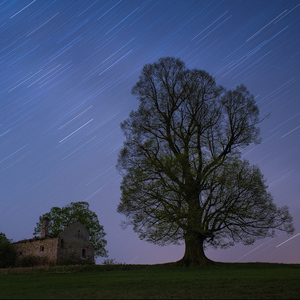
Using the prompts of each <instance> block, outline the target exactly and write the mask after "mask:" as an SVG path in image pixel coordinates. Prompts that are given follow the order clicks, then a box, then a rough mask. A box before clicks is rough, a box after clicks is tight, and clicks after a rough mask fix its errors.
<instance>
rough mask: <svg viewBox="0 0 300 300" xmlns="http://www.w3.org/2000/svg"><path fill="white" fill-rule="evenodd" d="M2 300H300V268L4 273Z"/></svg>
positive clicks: (248, 266)
mask: <svg viewBox="0 0 300 300" xmlns="http://www.w3.org/2000/svg"><path fill="white" fill-rule="evenodd" d="M0 298H1V299H300V265H299V264H267V263H244V264H240V263H238V264H237V263H224V264H219V265H216V266H213V267H204V268H196V267H192V268H186V267H176V266H172V265H92V266H91V265H90V266H66V267H63V266H60V267H48V268H46V267H44V268H42V267H40V268H15V269H0Z"/></svg>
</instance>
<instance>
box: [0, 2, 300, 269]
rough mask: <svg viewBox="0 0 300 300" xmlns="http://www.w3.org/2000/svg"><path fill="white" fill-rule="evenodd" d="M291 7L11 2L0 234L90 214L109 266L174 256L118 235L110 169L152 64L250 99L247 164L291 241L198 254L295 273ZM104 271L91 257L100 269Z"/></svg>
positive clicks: (299, 87) (115, 185)
mask: <svg viewBox="0 0 300 300" xmlns="http://www.w3.org/2000/svg"><path fill="white" fill-rule="evenodd" d="M299 37H300V1H298V0H297V1H294V0H283V1H277V0H269V1H268V0H264V1H262V0H257V1H256V0H251V1H250V0H249V1H247V0H241V1H231V0H224V1H212V0H208V1H205V0H197V1H192V0H182V1H181V0H177V1H176V0H172V1H169V0H161V1H151V0H150V1H142V0H123V1H122V0H121V1H115V0H112V1H106V0H99V1H94V0H77V1H76V0H58V1H52V0H34V1H32V0H29V1H27V0H20V1H12V0H7V1H1V2H0V41H1V45H0V63H1V73H0V76H1V79H0V84H1V87H0V95H1V96H0V139H1V140H0V149H1V151H0V193H1V194H0V232H4V233H5V234H6V236H7V237H8V238H9V239H12V240H13V241H18V240H21V239H25V238H31V237H32V236H33V231H34V227H35V225H36V223H37V222H38V218H39V216H40V215H42V214H44V213H46V212H48V211H49V210H50V209H51V208H52V207H53V206H59V207H62V206H65V205H67V204H69V203H70V202H77V201H87V202H89V204H90V209H91V210H92V211H94V212H95V213H96V214H97V215H98V218H99V221H100V224H101V225H103V226H104V231H105V232H106V233H107V235H106V237H105V238H106V239H107V242H108V244H107V247H106V249H107V250H108V252H109V258H110V259H115V260H116V261H117V262H122V263H127V264H129V263H133V264H155V263H164V262H170V261H176V260H179V259H180V258H181V257H182V256H183V253H184V246H167V247H160V246H155V245H152V244H149V243H147V242H145V241H140V240H139V239H138V236H137V234H135V233H134V232H133V230H132V228H131V227H128V228H127V229H125V230H124V229H122V228H121V226H120V223H121V221H122V220H124V218H125V217H124V216H123V215H121V214H118V213H117V212H116V209H117V205H118V203H119V199H120V182H121V180H122V178H121V176H120V174H119V173H118V171H117V170H116V168H115V165H116V163H117V156H118V153H119V151H120V149H121V147H122V144H123V141H124V136H123V134H122V132H121V129H120V122H122V121H123V120H124V119H125V118H127V117H128V115H129V113H130V111H131V110H134V109H137V107H138V104H139V103H138V100H137V99H136V98H135V97H134V96H132V95H131V88H132V86H133V85H134V84H135V83H136V82H137V80H138V77H139V75H140V72H141V69H142V67H143V66H144V65H145V64H147V63H153V62H156V61H157V60H158V59H159V58H161V57H166V56H172V57H177V58H180V59H181V60H183V61H184V62H185V63H186V65H187V67H188V68H198V69H202V70H205V71H207V72H209V73H210V74H212V75H213V76H214V77H215V78H216V81H217V84H221V85H223V86H225V87H226V88H228V89H231V88H235V87H236V86H237V85H239V84H241V83H243V84H245V85H246V87H247V88H248V90H249V91H250V92H251V93H252V94H253V95H254V96H255V99H256V101H257V103H258V106H259V109H260V116H261V117H264V116H265V115H268V114H269V113H270V116H269V118H267V119H265V120H264V121H263V122H262V123H261V125H260V128H261V137H262V143H261V144H260V145H250V146H249V147H248V148H247V149H246V150H245V151H244V153H243V157H244V158H246V159H248V160H250V162H251V163H252V164H257V165H258V166H259V167H260V169H261V171H262V173H263V174H264V176H265V179H266V183H267V184H268V186H269V188H268V191H269V192H270V193H271V194H272V195H273V196H274V202H275V203H276V204H277V205H278V206H283V205H288V206H289V208H290V212H291V214H292V216H293V218H294V225H295V229H296V230H295V233H294V234H293V235H292V236H288V235H287V234H286V233H284V232H277V234H276V236H275V237H274V238H267V239H263V240H259V241H257V242H256V243H255V244H254V245H251V246H243V245H242V244H238V245H237V246H234V247H232V248H229V249H227V250H213V249H207V250H206V254H207V256H208V258H210V259H213V260H217V261H224V262H256V261H259V262H278V263H300V252H299V249H300V196H299V195H300V156H299V154H300V99H299V94H300V82H299V71H300V63H299V62H300V40H299ZM103 260H104V258H101V257H100V258H98V259H97V261H96V262H97V263H99V264H100V263H102V262H103Z"/></svg>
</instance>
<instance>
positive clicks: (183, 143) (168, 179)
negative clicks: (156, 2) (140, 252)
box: [117, 57, 294, 265]
mask: <svg viewBox="0 0 300 300" xmlns="http://www.w3.org/2000/svg"><path fill="white" fill-rule="evenodd" d="M132 93H133V95H136V96H137V97H138V99H139V101H140V105H139V107H138V109H137V110H136V111H132V112H131V113H130V116H129V118H128V119H126V120H125V121H124V122H123V123H122V124H121V128H122V130H123V132H124V135H125V142H124V147H123V148H122V150H121V151H120V154H119V159H118V164H117V168H118V169H119V171H120V172H121V174H122V176H123V180H122V183H121V191H122V194H121V201H120V203H119V205H118V212H120V213H123V214H125V216H126V217H127V221H126V222H125V223H127V224H131V225H133V229H134V231H136V232H137V233H138V234H139V237H140V238H141V239H146V240H147V241H149V242H152V243H155V244H160V245H166V244H168V243H174V244H178V243H181V242H182V241H184V242H185V254H184V257H183V258H182V259H181V260H180V261H178V262H177V263H178V264H181V265H207V264H211V263H213V262H212V261H211V260H209V259H208V258H207V257H206V256H205V253H204V246H207V245H211V246H214V247H227V246H230V245H233V244H234V243H236V242H243V243H244V244H251V243H253V242H254V241H255V240H256V239H258V238H264V237H267V236H272V235H273V234H274V230H275V229H278V230H283V231H286V232H288V233H292V232H293V230H294V229H293V224H292V217H291V216H290V214H289V211H288V208H287V207H282V208H278V207H277V206H276V205H275V204H274V202H273V198H272V196H271V195H270V194H269V193H268V192H267V186H266V185H265V180H264V178H263V175H262V174H261V172H260V170H259V168H258V167H257V166H251V165H250V164H249V162H247V161H246V160H242V159H241V155H240V151H241V149H243V148H245V147H246V146H248V145H249V144H250V143H257V142H259V128H258V126H257V125H258V124H259V122H260V119H259V110H258V107H257V105H256V103H255V100H254V97H253V96H252V95H251V94H250V93H249V92H248V90H247V89H246V87H245V86H244V85H240V86H237V87H236V88H235V89H234V90H225V89H224V88H223V87H221V86H218V85H216V82H215V80H214V78H213V77H212V76H211V75H210V74H208V73H207V72H205V71H202V70H198V69H192V70H190V69H188V68H186V66H185V64H184V63H183V62H182V61H181V60H179V59H175V58H170V57H167V58H161V59H159V61H158V62H156V63H153V64H147V65H145V66H144V67H143V69H142V73H141V75H140V78H139V81H138V82H137V83H136V84H135V85H134V87H133V88H132Z"/></svg>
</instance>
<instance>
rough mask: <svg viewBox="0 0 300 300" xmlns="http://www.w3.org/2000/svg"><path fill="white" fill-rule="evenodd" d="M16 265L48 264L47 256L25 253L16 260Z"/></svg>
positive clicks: (34, 265) (33, 265)
mask: <svg viewBox="0 0 300 300" xmlns="http://www.w3.org/2000/svg"><path fill="white" fill-rule="evenodd" d="M16 265H17V267H36V266H44V265H49V260H48V258H47V257H41V256H36V255H32V254H30V255H26V256H22V257H20V258H19V259H18V260H17V263H16Z"/></svg>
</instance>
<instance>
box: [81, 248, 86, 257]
mask: <svg viewBox="0 0 300 300" xmlns="http://www.w3.org/2000/svg"><path fill="white" fill-rule="evenodd" d="M81 257H82V258H86V249H81Z"/></svg>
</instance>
